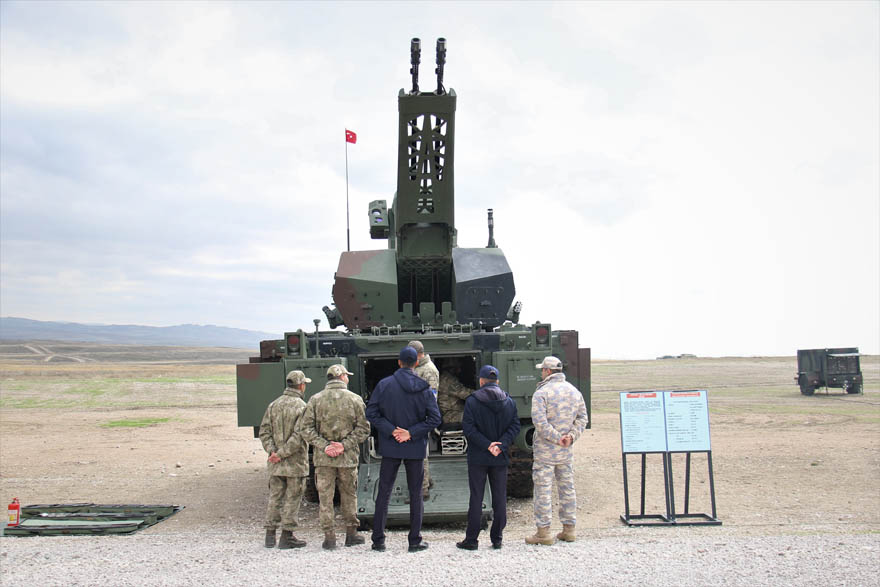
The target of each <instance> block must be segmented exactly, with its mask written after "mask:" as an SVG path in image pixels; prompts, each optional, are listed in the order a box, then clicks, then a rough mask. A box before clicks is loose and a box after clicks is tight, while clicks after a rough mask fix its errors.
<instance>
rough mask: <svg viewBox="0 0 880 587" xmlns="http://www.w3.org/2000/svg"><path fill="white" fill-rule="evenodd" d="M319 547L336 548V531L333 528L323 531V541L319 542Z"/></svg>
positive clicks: (325, 548)
mask: <svg viewBox="0 0 880 587" xmlns="http://www.w3.org/2000/svg"><path fill="white" fill-rule="evenodd" d="M321 548H323V549H324V550H335V549H336V532H335V531H334V530H330V531H329V532H324V542H323V543H322V544H321Z"/></svg>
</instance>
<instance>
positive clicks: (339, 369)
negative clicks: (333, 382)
mask: <svg viewBox="0 0 880 587" xmlns="http://www.w3.org/2000/svg"><path fill="white" fill-rule="evenodd" d="M343 375H354V373H352V372H351V371H349V370H348V369H346V368H345V367H343V366H342V365H339V364H336V365H330V368H329V369H327V376H328V377H342V376H343Z"/></svg>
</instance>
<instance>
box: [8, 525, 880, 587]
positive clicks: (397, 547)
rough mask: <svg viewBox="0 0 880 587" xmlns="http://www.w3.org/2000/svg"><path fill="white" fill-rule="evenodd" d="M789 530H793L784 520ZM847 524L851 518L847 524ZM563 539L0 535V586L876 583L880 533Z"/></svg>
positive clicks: (709, 532)
mask: <svg viewBox="0 0 880 587" xmlns="http://www.w3.org/2000/svg"><path fill="white" fill-rule="evenodd" d="M789 530H791V529H790V528H789ZM850 530H851V529H850ZM607 533H608V534H614V535H611V536H586V537H584V538H582V539H581V540H579V541H578V542H576V543H573V544H562V543H557V544H555V545H554V546H549V547H546V546H544V547H538V546H528V545H526V544H524V543H523V542H522V539H521V538H520V539H517V540H512V539H511V540H508V541H507V542H506V543H505V546H504V548H503V549H502V550H500V551H495V550H492V549H491V548H485V545H481V549H480V550H479V551H477V552H466V551H460V550H458V549H456V548H455V544H454V543H455V541H456V540H460V538H461V536H460V535H461V534H462V532H460V531H449V530H444V531H431V530H430V529H429V530H427V531H426V532H425V533H424V535H425V538H426V539H427V540H428V541H429V542H431V547H430V548H429V549H428V550H427V551H425V552H421V553H413V554H409V553H407V552H406V534H405V532H404V531H392V532H390V534H389V537H388V540H387V545H388V550H387V551H386V552H384V553H376V552H372V551H371V550H370V549H369V540H368V541H367V545H364V546H358V547H352V548H343V547H340V548H337V550H336V551H333V552H327V551H323V550H321V547H320V542H321V537H320V536H319V535H318V534H317V533H313V532H310V533H308V534H304V535H302V536H304V537H305V539H306V540H307V541H308V542H309V544H308V546H306V547H305V548H304V549H297V550H290V551H279V550H277V549H273V550H269V549H266V548H263V547H262V546H261V545H260V540H261V538H262V536H261V535H260V534H259V533H258V532H254V533H252V534H251V535H250V536H242V535H240V534H241V533H239V535H237V536H230V535H228V534H227V533H219V532H212V533H205V532H202V533H172V534H161V533H150V532H145V533H141V534H135V535H130V536H106V537H33V538H12V537H6V538H3V539H2V541H0V561H2V563H0V566H2V574H0V577H2V584H3V585H4V587H12V586H19V585H21V586H28V587H30V586H33V585H120V586H122V585H196V584H207V583H211V584H212V585H214V586H220V585H242V584H255V585H309V586H312V585H322V586H332V585H340V586H356V585H400V584H404V585H444V586H449V585H473V584H475V583H477V584H481V585H485V586H492V585H505V586H509V585H548V586H555V585H572V586H574V585H578V586H580V585H588V584H589V585H627V584H629V585H670V586H672V585H675V586H680V585H742V586H750V587H751V586H755V585H779V586H783V585H785V586H788V585H821V586H830V585H847V586H849V585H865V586H874V585H880V572H878V571H880V556H878V553H880V535H878V533H877V531H876V529H874V530H870V529H868V530H867V531H866V532H865V533H862V534H852V533H848V534H838V533H835V532H834V531H833V529H831V530H830V531H828V532H827V533H810V534H806V535H804V534H798V533H796V534H794V535H792V534H789V535H775V536H755V535H735V536H734V535H730V533H728V532H726V531H725V530H723V529H721V528H717V527H715V528H712V529H708V528H651V529H649V528H631V529H627V528H622V529H620V530H614V531H609V532H607Z"/></svg>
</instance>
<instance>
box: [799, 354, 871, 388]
mask: <svg viewBox="0 0 880 587" xmlns="http://www.w3.org/2000/svg"><path fill="white" fill-rule="evenodd" d="M797 362H798V374H797V375H795V377H794V380H795V381H797V384H798V385H799V386H800V388H801V393H802V394H804V395H813V393H814V392H815V391H816V388H818V387H824V388H825V390H826V391H827V390H828V388H829V387H837V388H842V389H843V390H844V391H846V392H847V393H862V369H861V366H860V365H859V349H858V347H847V348H837V349H804V350H799V351H798V352H797Z"/></svg>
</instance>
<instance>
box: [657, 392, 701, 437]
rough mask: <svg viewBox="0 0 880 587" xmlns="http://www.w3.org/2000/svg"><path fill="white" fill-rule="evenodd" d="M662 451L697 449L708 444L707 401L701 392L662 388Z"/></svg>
mask: <svg viewBox="0 0 880 587" xmlns="http://www.w3.org/2000/svg"><path fill="white" fill-rule="evenodd" d="M663 395H664V396H665V397H664V404H665V407H666V450H668V451H669V452H700V451H707V450H712V448H711V446H710V444H709V402H708V401H707V398H706V392H705V391H666V392H664V393H663Z"/></svg>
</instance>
